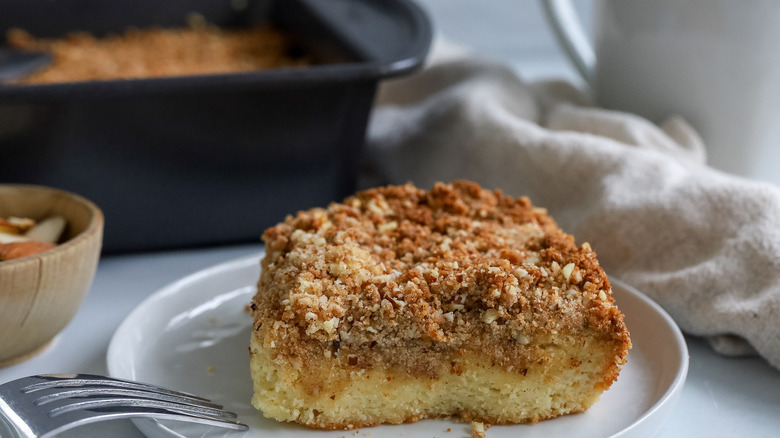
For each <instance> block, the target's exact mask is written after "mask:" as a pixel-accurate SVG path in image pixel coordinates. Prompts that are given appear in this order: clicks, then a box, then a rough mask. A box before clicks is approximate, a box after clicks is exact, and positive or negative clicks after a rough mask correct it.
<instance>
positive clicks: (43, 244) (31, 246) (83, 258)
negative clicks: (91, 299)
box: [0, 184, 103, 367]
mask: <svg viewBox="0 0 780 438" xmlns="http://www.w3.org/2000/svg"><path fill="white" fill-rule="evenodd" d="M0 218H3V221H2V222H0V228H2V231H0V242H2V243H0V367H2V366H8V365H11V364H14V363H17V362H20V361H22V360H25V359H26V358H29V357H31V356H33V355H34V354H36V353H37V352H39V351H41V350H42V349H43V348H45V347H46V346H47V345H48V344H49V342H50V341H51V340H52V339H53V338H54V336H56V335H57V333H59V332H60V331H61V330H62V329H63V328H64V327H65V326H66V325H67V324H68V322H70V320H71V319H72V318H73V316H74V315H75V314H76V311H78V308H79V307H80V305H81V302H82V301H83V299H84V297H85V296H86V294H87V291H88V290H89V288H90V286H91V284H92V279H93V278H94V276H95V271H96V269H97V262H98V258H99V256H100V248H101V242H102V238H103V214H102V212H101V211H100V209H99V208H98V207H97V206H95V204H93V203H92V202H90V201H88V200H87V199H85V198H83V197H81V196H78V195H75V194H72V193H68V192H66V191H63V190H58V189H53V188H48V187H41V186H29V185H13V184H0ZM9 224H10V225H9ZM13 227H16V228H15V229H13ZM58 229H61V231H59V232H58ZM57 234H61V236H60V237H59V238H57V239H56V240H54V241H52V240H53V237H52V236H54V235H57Z"/></svg>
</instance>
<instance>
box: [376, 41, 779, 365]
mask: <svg viewBox="0 0 780 438" xmlns="http://www.w3.org/2000/svg"><path fill="white" fill-rule="evenodd" d="M378 102H379V106H378V107H377V109H376V110H375V112H374V115H373V117H372V121H371V125H370V128H369V157H370V159H371V160H372V161H373V162H374V165H375V166H379V167H380V169H381V171H382V172H384V174H385V175H386V176H387V178H388V179H389V180H390V181H391V182H393V183H404V182H406V181H413V182H415V183H416V184H418V185H420V186H424V187H428V186H430V185H432V183H433V182H435V181H452V180H454V179H459V178H465V179H471V180H474V181H477V182H479V183H481V184H482V185H483V186H485V187H488V188H501V189H502V190H504V192H506V193H507V194H511V195H514V196H519V195H526V196H529V197H530V198H531V200H532V201H533V202H534V203H535V204H536V205H538V206H542V207H546V208H547V209H548V210H549V211H550V214H551V215H552V216H553V217H554V218H555V219H556V220H557V222H558V223H559V225H560V226H561V227H562V228H563V229H564V230H565V231H567V232H569V233H571V234H574V236H575V237H576V238H577V241H578V243H582V242H584V241H588V242H590V243H591V245H592V246H593V248H594V249H595V250H596V252H597V253H598V256H599V260H600V261H601V264H602V266H603V267H604V268H605V270H606V271H607V273H608V274H609V275H612V276H615V277H617V278H620V279H622V280H624V281H626V282H628V283H629V284H631V285H633V286H635V287H636V288H638V289H639V290H641V291H643V292H644V293H646V294H647V295H649V296H650V297H652V298H653V299H654V300H655V301H657V302H658V303H659V304H661V305H662V306H663V307H664V308H665V309H666V310H667V311H668V312H669V313H670V314H671V315H672V317H673V318H674V319H675V320H676V321H677V323H678V324H679V325H680V327H681V328H682V329H683V330H684V331H685V332H687V333H690V334H694V335H700V336H705V337H707V338H708V339H709V340H710V342H711V344H712V345H713V347H714V348H715V349H716V350H717V351H719V352H721V353H724V354H742V353H750V352H753V351H754V349H755V351H757V352H758V353H759V354H761V355H762V356H763V357H765V358H766V359H767V360H768V361H769V362H770V363H771V364H772V365H773V366H774V367H776V368H780V188H779V187H777V186H775V185H771V184H765V183H759V182H753V181H749V180H746V179H741V178H738V177H734V176H730V175H727V174H725V173H722V172H719V171H716V170H714V169H712V168H709V167H707V166H706V165H705V164H704V161H705V153H704V147H703V146H702V144H701V141H700V140H699V138H698V135H697V134H696V133H695V132H694V131H693V129H691V128H690V127H689V126H688V125H687V124H686V123H685V121H683V120H682V119H679V118H671V119H669V120H668V121H667V122H665V123H664V124H662V125H661V126H660V127H659V126H656V125H653V124H651V123H650V122H648V121H646V120H644V119H642V118H639V117H636V116H633V115H630V114H625V113H619V112H614V111H607V110H603V109H599V108H594V107H590V106H587V105H586V104H585V102H584V101H583V99H582V97H581V96H580V95H579V93H577V91H576V90H575V89H573V88H571V87H568V86H566V85H565V84H560V83H549V84H541V85H539V84H537V85H534V86H529V85H528V84H525V83H523V82H522V81H520V80H519V79H518V78H517V77H516V76H515V75H514V74H513V73H512V72H511V71H509V70H508V69H506V68H505V67H503V66H501V65H497V64H494V63H490V62H486V61H481V60H478V59H475V58H474V57H471V56H465V55H463V54H459V53H452V51H451V50H449V49H446V48H443V46H442V45H439V46H438V47H437V49H436V51H435V54H434V57H433V59H432V62H431V65H429V66H428V67H427V68H426V70H425V71H423V72H422V73H420V74H417V75H415V76H412V77H409V78H406V79H401V80H396V81H393V82H389V83H387V84H386V85H384V86H383V88H382V89H381V91H380V95H379V100H378ZM734 147H739V145H734Z"/></svg>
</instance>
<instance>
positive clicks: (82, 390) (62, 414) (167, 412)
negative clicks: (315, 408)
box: [0, 374, 248, 438]
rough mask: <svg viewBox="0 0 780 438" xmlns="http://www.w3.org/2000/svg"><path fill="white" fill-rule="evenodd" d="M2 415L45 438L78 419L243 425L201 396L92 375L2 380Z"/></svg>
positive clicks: (22, 429)
mask: <svg viewBox="0 0 780 438" xmlns="http://www.w3.org/2000/svg"><path fill="white" fill-rule="evenodd" d="M0 411H2V413H0V415H5V416H6V417H7V418H10V419H11V420H12V423H11V427H13V428H14V430H16V431H17V432H18V433H20V434H21V436H27V437H37V438H45V437H51V436H53V435H54V434H56V433H59V432H62V431H65V430H68V429H71V428H73V427H76V426H78V425H81V424H87V423H93V422H97V421H103V420H110V419H115V418H133V417H151V418H158V419H166V420H178V421H183V422H187V423H198V424H201V425H207V426H217V427H222V428H228V429H233V430H247V429H248V427H247V426H246V425H244V424H241V423H240V422H239V421H238V420H237V416H236V414H233V413H230V412H226V411H224V410H222V408H221V406H220V405H218V404H216V403H213V402H211V401H209V400H207V399H205V398H202V397H198V396H195V395H193V394H187V393H183V392H178V391H172V390H168V389H164V388H160V387H156V386H150V385H146V384H142V383H137V382H131V381H127V380H121V379H114V378H109V377H103V376H95V375H79V374H70V375H39V376H30V377H25V378H22V379H17V380H13V381H10V382H6V383H3V384H1V385H0Z"/></svg>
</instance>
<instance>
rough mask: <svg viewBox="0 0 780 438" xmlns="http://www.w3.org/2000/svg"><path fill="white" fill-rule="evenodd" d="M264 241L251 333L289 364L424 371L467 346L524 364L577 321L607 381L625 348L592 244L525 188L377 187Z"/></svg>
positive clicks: (505, 362) (575, 328) (299, 219)
mask: <svg viewBox="0 0 780 438" xmlns="http://www.w3.org/2000/svg"><path fill="white" fill-rule="evenodd" d="M263 240H264V241H265V244H266V251H267V255H266V257H265V259H264V260H263V262H262V264H263V273H262V276H261V279H260V282H259V284H258V294H257V295H256V297H255V299H254V303H253V313H254V316H255V325H254V330H256V331H257V332H258V333H259V334H260V335H261V336H262V338H261V339H262V342H263V345H264V347H265V348H269V349H272V350H273V351H274V355H275V357H277V358H284V360H285V361H288V362H289V363H292V364H293V365H294V366H300V367H305V365H306V364H307V363H309V362H311V361H317V360H319V359H321V358H323V356H324V357H326V358H335V359H337V360H338V361H340V362H343V363H342V365H343V366H345V367H356V368H360V369H366V368H370V367H371V366H372V365H373V364H377V363H381V364H389V365H391V366H395V367H397V368H398V369H400V370H403V371H404V372H407V373H410V374H412V375H418V376H429V377H431V378H435V377H436V372H437V371H436V370H439V369H441V368H440V364H441V361H443V360H446V361H451V364H452V367H451V372H453V373H457V372H458V364H457V358H458V355H459V354H460V353H461V352H462V351H464V350H465V349H468V350H478V351H481V352H482V353H483V354H485V355H487V356H488V357H489V358H490V359H491V360H492V361H493V363H494V364H495V365H497V366H501V367H503V368H505V369H510V370H514V371H516V372H519V373H523V370H524V364H531V363H537V362H539V361H544V360H548V357H549V355H548V354H546V353H545V352H544V351H543V347H542V346H541V344H543V342H542V341H543V340H544V339H552V338H553V337H556V336H561V335H566V334H576V333H579V332H581V331H583V330H588V331H590V332H591V333H593V334H594V336H595V337H597V338H600V339H602V340H603V341H606V342H607V343H609V344H610V345H611V346H612V348H613V352H614V357H615V358H616V360H615V364H614V366H612V367H610V369H608V370H607V371H606V373H605V377H604V381H603V386H604V388H607V387H609V385H610V384H611V383H612V381H614V380H615V378H616V377H617V374H618V372H619V368H618V364H622V363H623V362H624V358H625V356H626V354H627V350H628V348H630V341H629V336H628V331H627V330H626V327H625V324H624V323H623V315H622V314H621V313H620V311H619V310H618V309H617V307H615V306H614V300H613V299H612V296H611V289H610V285H609V281H608V279H607V277H606V275H605V274H604V271H603V270H602V269H601V267H600V266H599V264H598V261H597V260H596V255H595V253H594V252H593V251H592V250H591V248H590V246H589V245H588V244H583V245H581V246H579V247H578V246H576V245H575V244H574V239H573V237H572V236H570V235H568V234H566V233H564V232H563V231H561V230H560V229H559V228H558V227H557V225H556V224H555V222H554V221H553V220H552V218H550V217H549V216H548V215H547V214H546V211H545V210H543V209H539V208H535V207H534V206H533V205H532V204H531V202H530V201H529V200H528V198H525V197H522V198H517V199H515V198H512V197H509V196H506V195H504V194H503V193H502V192H501V191H495V192H492V191H488V190H483V189H482V188H481V187H480V186H479V185H477V184H475V183H470V182H466V181H456V182H454V183H453V184H451V185H447V184H441V183H438V184H436V185H435V186H434V188H433V189H432V190H431V191H424V190H421V189H418V188H416V187H414V186H412V185H411V184H407V185H404V186H390V187H383V188H377V189H371V190H366V191H363V192H360V193H358V194H356V195H355V196H353V197H350V198H348V199H346V200H345V201H344V203H339V204H331V205H330V206H329V207H328V208H327V209H312V210H309V211H305V212H299V213H298V214H297V215H295V216H289V217H287V218H286V219H285V221H284V222H283V223H281V224H279V225H277V226H275V227H272V228H269V229H268V230H266V231H265V233H264V234H263ZM530 339H533V340H534V341H535V342H533V343H531V342H529V340H530ZM421 350H426V351H430V352H431V353H436V354H430V355H426V356H425V357H420V355H419V354H418V352H419V351H421ZM571 366H572V367H576V366H578V364H576V363H573V364H572V365H571ZM486 420H490V419H486ZM488 422H490V421H488ZM491 423H492V422H491Z"/></svg>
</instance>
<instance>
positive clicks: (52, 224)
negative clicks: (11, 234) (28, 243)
mask: <svg viewBox="0 0 780 438" xmlns="http://www.w3.org/2000/svg"><path fill="white" fill-rule="evenodd" d="M64 230H65V218H64V217H62V216H52V217H48V218H46V219H44V220H42V221H40V222H38V224H37V225H35V226H34V227H33V228H31V229H30V231H28V232H27V233H26V234H25V235H24V236H25V237H27V238H28V239H30V240H35V241H37V242H45V243H57V241H58V240H60V237H61V236H62V232H63V231H64Z"/></svg>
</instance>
